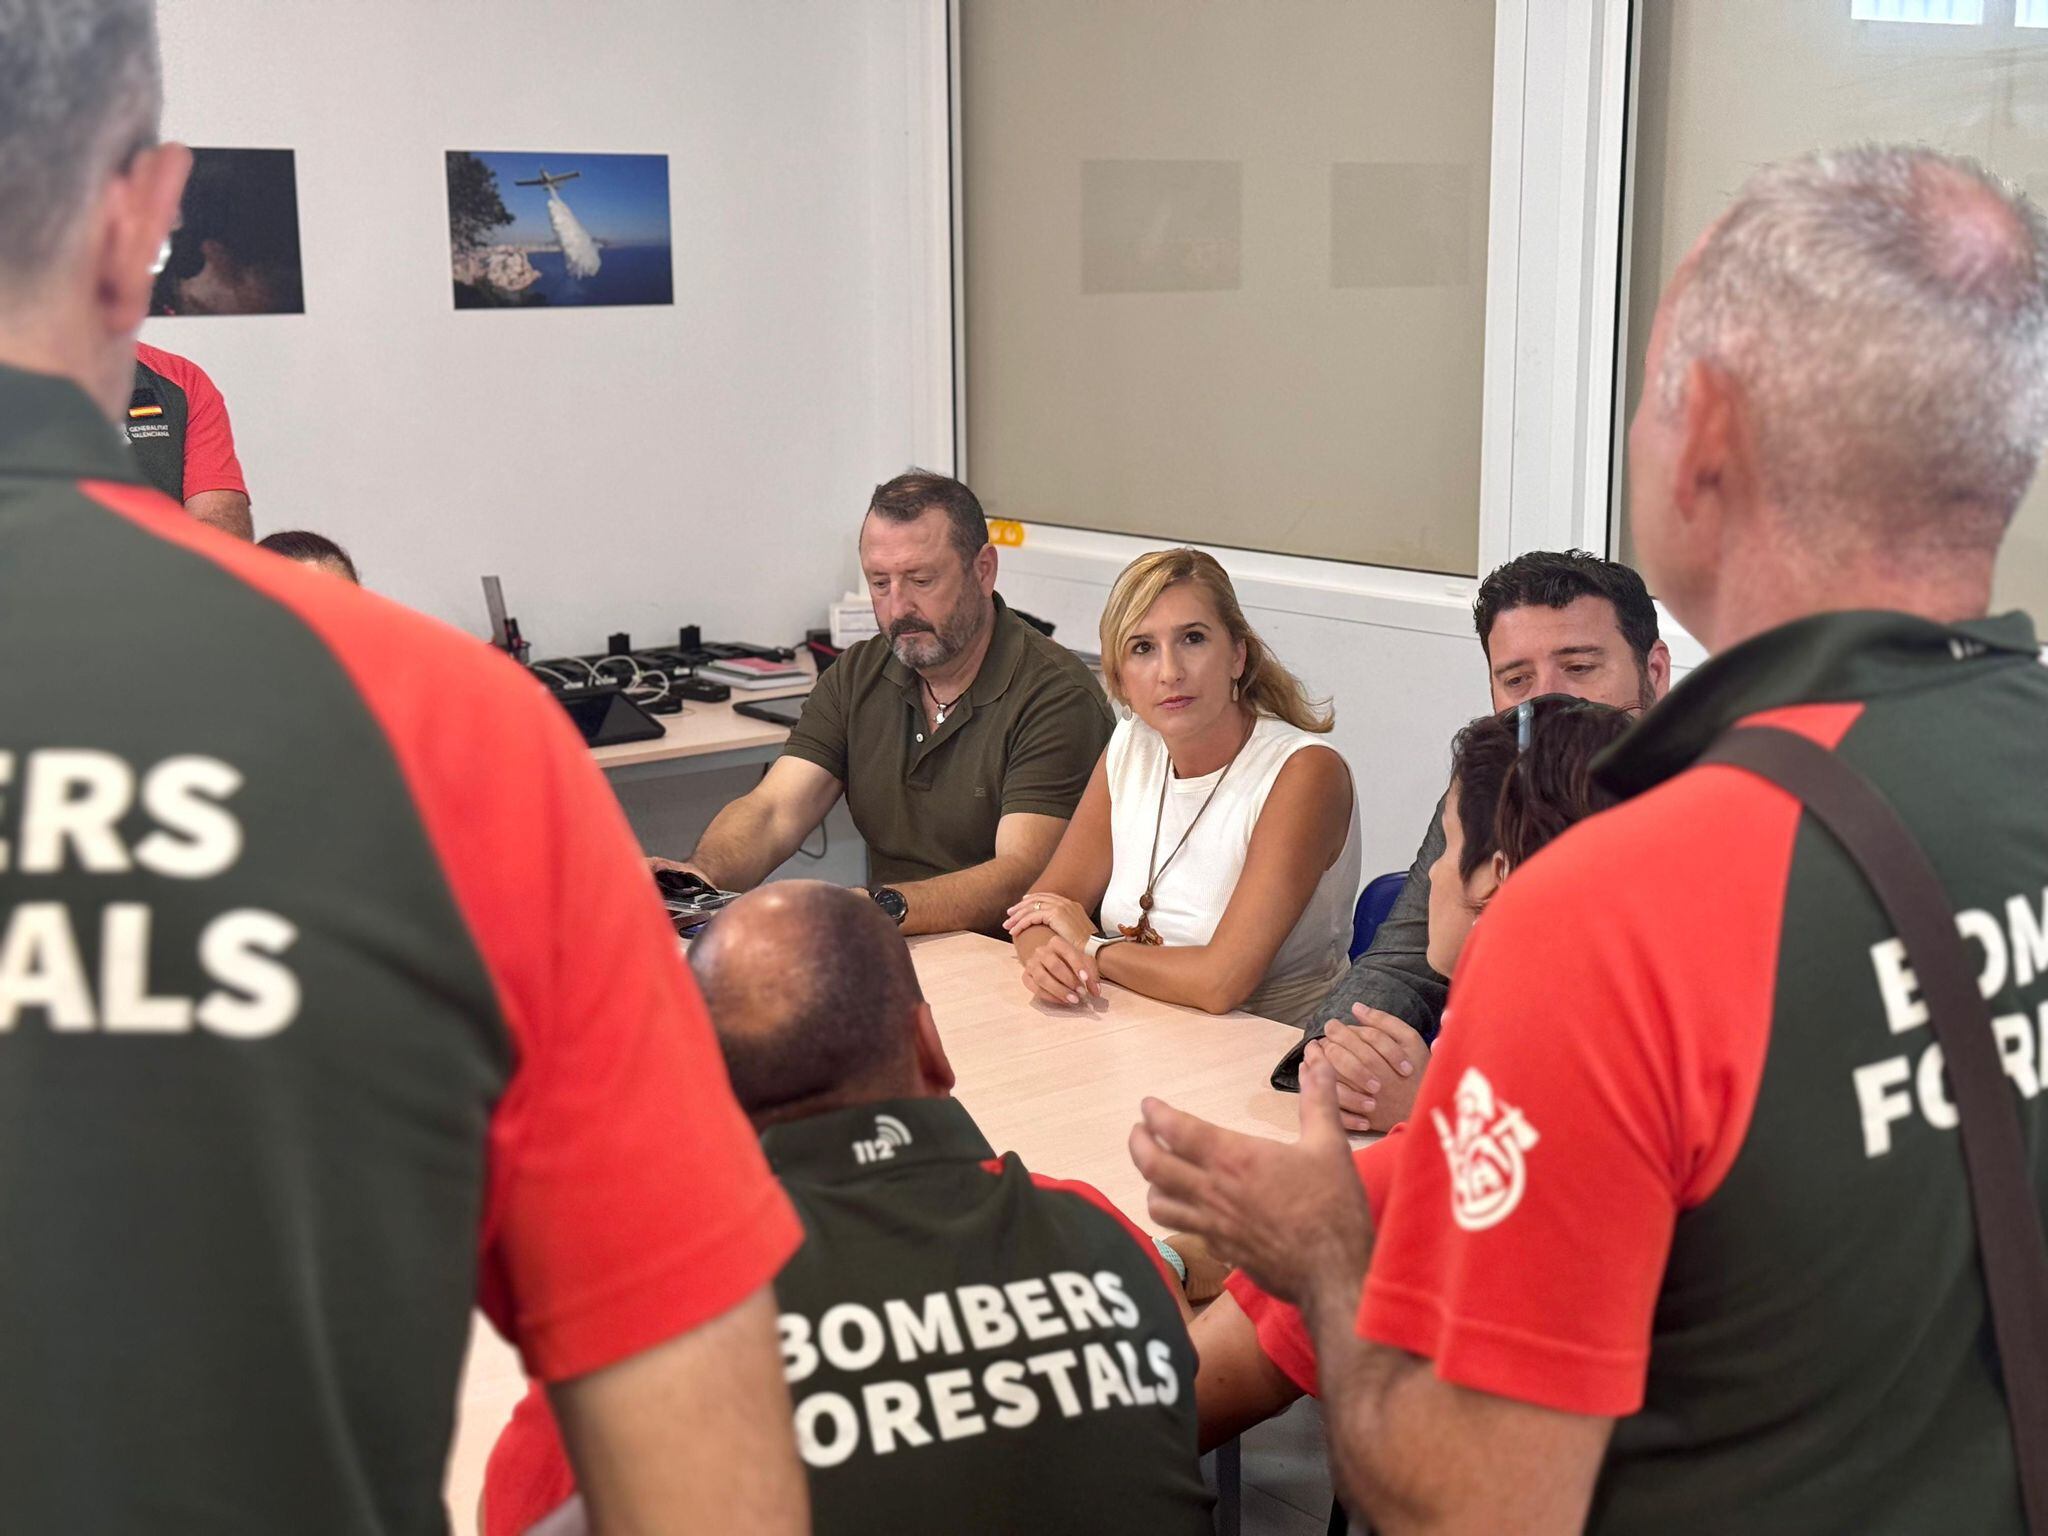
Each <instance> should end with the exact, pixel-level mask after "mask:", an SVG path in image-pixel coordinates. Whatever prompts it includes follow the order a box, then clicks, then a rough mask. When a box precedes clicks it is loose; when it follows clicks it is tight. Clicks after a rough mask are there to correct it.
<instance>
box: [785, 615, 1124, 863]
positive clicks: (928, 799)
mask: <svg viewBox="0 0 2048 1536" xmlns="http://www.w3.org/2000/svg"><path fill="white" fill-rule="evenodd" d="M995 606H996V616H995V632H994V634H993V635H992V636H991V637H990V640H989V647H988V655H987V656H986V657H984V658H983V660H982V663H981V670H980V671H979V672H978V673H976V674H975V678H974V681H973V683H972V684H970V685H969V687H968V689H967V692H966V694H965V695H964V696H962V698H961V700H960V703H959V705H958V706H957V707H956V708H954V709H952V710H950V711H949V712H948V713H947V715H946V723H945V724H944V725H941V726H939V727H937V728H936V729H933V728H932V727H931V726H930V725H929V724H928V723H927V720H926V716H925V712H924V704H923V687H924V685H923V683H922V681H921V680H920V679H919V677H918V675H917V673H915V672H914V671H912V670H911V669H910V668H909V667H906V666H905V665H903V663H902V662H900V661H898V660H897V659H896V656H895V653H894V652H893V651H891V650H890V649H889V642H888V639H887V638H886V637H884V636H881V635H876V636H874V637H873V638H871V639H867V640H863V641H861V642H860V643H859V644H858V645H855V646H851V647H849V648H848V649H847V651H846V654H845V655H843V656H841V657H840V658H839V659H838V660H837V661H835V662H834V663H833V664H832V665H831V666H830V667H828V668H827V669H826V670H825V672H824V675H823V676H821V677H820V678H819V679H818V686H817V687H816V688H814V689H812V690H811V695H810V697H809V698H808V699H807V700H806V701H805V702H804V712H803V717H802V718H801V719H800V720H798V721H797V724H796V729H795V730H793V731H791V732H790V733H789V743H788V745H786V746H785V747H784V748H783V749H782V750H783V751H784V752H785V753H786V754H788V755H790V756H792V757H800V758H802V759H803V760H804V761H805V762H809V763H816V764H817V765H818V766H819V767H820V768H823V769H824V770H825V771H826V772H827V773H829V774H831V775H832V777H833V778H835V779H837V780H838V781H839V782H840V783H841V784H843V785H845V786H846V806H847V809H848V810H849V811H850V812H852V814H853V824H854V826H856V827H857V828H859V829H860V835H861V837H862V838H863V839H864V840H865V841H866V842H867V845H868V875H869V878H870V879H872V880H874V881H875V882H876V883H878V884H881V885H900V884H902V883H904V882H906V881H911V880H929V879H931V878H932V877H933V876H935V875H949V874H952V873H954V872H955V871H956V870H962V869H970V868H972V867H973V866H974V865H976V864H986V863H987V862H988V861H989V860H990V859H992V858H994V857H995V853H996V823H997V822H998V821H1000V820H1001V819H1002V818H1003V817H1005V816H1008V815H1012V814H1015V813H1017V812H1031V813H1034V814H1036V815H1040V816H1059V817H1063V818H1064V817H1069V816H1072V815H1073V814H1074V807H1075V806H1076V805H1077V804H1078V803H1079V802H1080V799H1081V791H1082V790H1084V789H1086V788H1087V787H1088V775H1089V774H1090V773H1091V772H1093V771H1094V768H1095V760H1096V758H1098V757H1100V756H1101V755H1102V749H1103V747H1104V745H1105V744H1106V743H1107V742H1108V741H1109V730H1110V725H1111V723H1112V721H1111V718H1110V713H1109V702H1108V700H1106V699H1105V698H1104V697H1103V695H1102V689H1101V688H1100V687H1099V686H1098V685H1097V684H1096V681H1095V678H1094V676H1093V674H1091V673H1090V672H1089V670H1088V669H1087V667H1086V666H1084V665H1083V664H1082V663H1081V662H1080V661H1079V660H1078V659H1077V658H1076V657H1075V656H1074V654H1073V653H1072V652H1071V651H1069V650H1068V649H1067V648H1066V647H1065V646H1063V645H1059V644H1057V643H1055V642H1054V641H1052V640H1050V639H1048V638H1047V637H1046V636H1044V635H1042V634H1040V633H1039V632H1038V631H1037V630H1035V629H1033V628H1032V627H1031V626H1030V625H1029V624H1026V623H1025V622H1024V621H1023V620H1022V619H1020V618H1018V617H1017V616H1016V615H1015V614H1014V613H1012V612H1010V610H1009V608H1008V606H1007V605H1006V604H1005V603H1004V602H1003V599H1002V597H1001V595H1000V594H998V595H997V597H996V599H995Z"/></svg>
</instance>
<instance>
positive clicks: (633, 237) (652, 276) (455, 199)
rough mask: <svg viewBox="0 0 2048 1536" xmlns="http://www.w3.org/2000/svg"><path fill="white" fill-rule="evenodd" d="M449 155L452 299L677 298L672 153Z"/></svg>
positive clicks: (530, 303) (502, 303) (580, 301)
mask: <svg viewBox="0 0 2048 1536" xmlns="http://www.w3.org/2000/svg"><path fill="white" fill-rule="evenodd" d="M447 159H448V243H449V256H450V264H451V276H452V277H453V280H454V291H455V307H456V308H457V309H531V308H542V307H546V308H557V309H559V308H570V307H578V306H594V305H614V304H670V303H673V302H674V300H675V280H674V271H673V266H672V258H671V249H670V233H669V207H668V156H666V155H569V154H547V155H541V154H527V153H523V152H510V151H469V150H450V151H449V152H448V157H447Z"/></svg>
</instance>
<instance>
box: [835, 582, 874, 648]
mask: <svg viewBox="0 0 2048 1536" xmlns="http://www.w3.org/2000/svg"><path fill="white" fill-rule="evenodd" d="M881 628H882V626H881V625H879V624H877V623H876V622H875V605H874V603H873V601H872V600H870V599H869V598H868V596H867V595H866V594H865V593H861V592H849V593H847V594H846V596H844V597H842V598H841V599H840V600H839V601H838V602H836V603H834V604H833V605H832V643H833V644H834V645H836V646H838V647H839V649H841V650H842V651H843V650H845V649H846V648H847V647H848V646H849V645H852V644H853V643H854V642H855V641H856V640H865V639H867V637H868V636H869V635H872V634H878V633H879V632H880V631H881Z"/></svg>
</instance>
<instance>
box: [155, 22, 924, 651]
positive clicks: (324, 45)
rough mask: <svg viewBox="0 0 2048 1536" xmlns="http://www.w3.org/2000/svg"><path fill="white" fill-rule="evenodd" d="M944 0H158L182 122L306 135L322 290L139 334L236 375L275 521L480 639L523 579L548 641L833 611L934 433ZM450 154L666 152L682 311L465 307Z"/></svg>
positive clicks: (772, 630)
mask: <svg viewBox="0 0 2048 1536" xmlns="http://www.w3.org/2000/svg"><path fill="white" fill-rule="evenodd" d="M925 10H926V8H925V7H921V6H918V5H912V4H907V3H904V0H831V3H829V4H825V3H818V4H803V5H795V4H780V3H775V4H764V3H760V0H608V3H607V4H606V5H604V6H603V7H601V8H596V7H576V6H564V5H556V4H549V3H545V0H490V3H484V0H356V3H353V4H349V5H336V6H306V5H290V6H286V5H279V4H277V3H275V0H178V3H176V4H172V5H166V6H164V7H163V10H162V28H163V45H164V61H165V77H166V78H165V87H166V96H167V101H168V111H167V121H166V124H165V127H166V131H167V132H168V133H170V134H171V135H173V136H175V137H178V138H182V139H184V140H185V141H186V142H188V143H196V144H202V145H248V146H270V147H285V148H291V149H294V150H296V151H297V152H298V175H299V216H300V230H301V235H302V239H303V243H304V247H305V275H306V310H307V312H306V314H304V315H303V316H261V317H236V318H218V319H215V318H191V319H174V320H161V321H153V322H151V323H150V325H149V326H148V328H147V330H146V332H145V336H146V339H148V340H149V341H151V342H152V343H154V344H156V345H159V346H163V347H166V348H169V349H170V350H173V351H177V352H182V353H185V354H187V355H189V356H191V357H193V358H194V359H196V360H197V361H198V362H199V363H200V364H201V365H202V366H203V367H205V368H206V370H207V371H208V372H209V373H210V374H212V376H213V378H214V380H215V381H216V382H217V383H218V384H219V385H220V387H221V389H222V391H223V392H224V394H225V395H226V398H227V401H228V405H229V409H230V412H231V414H232V416H233V420H234V426H235V433H236V439H237V445H238V447H239V449H240V451H241V456H242V462H243V466H244V468H245V470H246V471H247V473H248V477H249V482H250V488H251V491H252V493H253V495H254V498H255V517H256V523H257V529H258V532H259V533H262V532H267V531H272V530H275V529H277V528H280V527H293V526H302V527H311V528H315V529H318V530H319V531H322V532H325V533H328V534H330V535H332V536H333V537H335V538H337V539H339V540H340V541H341V542H342V543H343V544H344V545H346V546H347V547H348V548H349V549H350V550H351V552H352V553H353V554H354V555H355V557H356V559H357V562H358V564H359V565H360V566H361V567H362V570H363V573H364V576H365V578H366V579H367V580H368V581H369V583H370V584H371V585H372V586H375V587H377V588H379V589H380V590H382V591H384V592H386V593H388V594H389V595H391V596H393V597H395V598H397V599H399V600H400V601H402V602H405V603H408V604H410V605H412V606H414V607H417V608H420V609H423V610H425V611H427V612H429V613H432V614H434V615H436V616H438V617H440V618H443V619H446V620H449V621H451V622H453V623H456V624H459V625H461V626H462V627H464V628H466V629H469V630H471V631H473V632H475V633H478V634H481V633H483V632H484V628H485V625H484V616H483V603H482V594H481V590H480V588H479V585H478V578H479V577H480V576H482V575H484V574H486V573H494V574H497V575H500V576H502V577H503V578H504V579H505V586H506V593H507V596H508V598H509V599H510V603H511V607H512V610H513V612H514V613H515V614H516V615H517V616H518V617H519V619H520V621H521V623H522V625H523V627H524V629H525V631H526V634H527V636H528V638H529V639H531V640H533V641H534V643H535V646H536V649H537V651H538V652H540V653H542V654H546V653H549V652H553V651H560V650H564V649H587V648H591V647H594V646H596V645H599V644H601V643H602V641H603V638H604V636H605V635H607V634H608V633H610V632H612V631H614V630H619V629H626V630H629V631H631V632H632V633H633V635H634V637H635V639H636V641H639V642H641V643H646V642H647V641H653V640H658V639H660V638H663V637H664V636H666V637H667V638H669V639H671V640H672V639H673V637H674V630H675V626H676V625H677V624H679V623H683V622H686V621H695V622H697V623H700V624H701V625H703V627H704V630H705V633H706V634H707V635H711V636H725V637H745V638H752V639H757V640H760V641H764V642H766V641H778V642H787V641H790V640H793V639H795V638H796V637H797V636H798V634H799V633H800V632H801V631H802V630H803V629H804V628H805V627H806V626H808V625H811V624H817V623H821V622H822V621H823V612H824V606H825V604H826V603H827V602H828V601H829V600H830V599H831V598H832V597H833V596H835V595H837V593H838V592H839V591H840V590H841V589H843V587H844V586H845V584H846V582H847V580H848V578H849V577H850V576H851V575H852V574H853V571H854V560H853V532H854V529H855V526H856V523H857V519H858V516H859V512H860V509H861V507H862V506H863V505H864V501H865V497H866V493H867V490H868V488H869V487H870V486H872V485H873V484H874V483H875V482H876V481H878V480H881V479H884V478H886V477H887V476H889V475H891V474H894V473H896V472H897V471H899V470H900V469H902V468H903V467H904V466H905V465H906V464H907V463H909V462H910V461H911V460H912V459H913V458H914V457H916V456H917V455H918V454H919V453H920V452H923V453H926V454H929V453H930V451H931V450H930V447H929V440H928V438H927V437H921V436H920V429H919V428H918V427H917V425H916V423H917V422H919V421H928V420H929V419H930V415H931V413H930V411H929V409H920V408H919V402H918V400H917V392H918V391H919V390H920V389H928V388H931V387H933V385H932V381H930V379H929V378H928V377H927V375H928V370H926V369H924V368H923V367H922V365H921V362H920V358H921V355H922V354H921V352H920V350H919V349H920V348H923V347H925V346H926V345H927V338H926V337H925V336H924V335H923V334H922V332H921V330H920V326H921V325H922V324H923V323H924V321H923V318H922V317H923V316H924V314H925V313H926V309H927V300H928V295H929V292H930V277H929V275H928V273H927V272H926V270H925V269H926V264H927V254H926V249H925V244H924V243H923V242H924V238H925V231H924V229H922V228H921V227H920V223H919V219H920V217H923V216H924V215H925V212H926V210H928V209H929V208H930V206H931V204H932V201H933V198H934V197H935V196H936V197H938V198H940V199H943V187H941V188H939V189H937V191H936V192H934V191H933V190H932V189H929V188H927V187H925V186H923V185H921V184H920V178H921V177H923V176H924V175H925V168H924V164H923V162H922V161H921V160H920V159H919V158H917V157H916V156H914V155H912V154H911V153H909V152H908V151H907V149H906V145H907V144H909V143H910V142H911V136H910V134H909V119H910V117H911V115H912V114H913V113H914V112H916V111H918V110H921V102H922V99H923V93H924V92H925V91H926V90H927V89H928V87H929V76H930V73H931V70H930V67H929V62H928V54H929V51H930V49H931V47H932V46H933V44H932V42H931V39H930V37H929V36H928V35H927V33H928V29H929V25H930V18H928V17H927V16H926V15H925V14H924V13H925ZM938 57H939V58H940V59H941V60H942V59H943V53H942V52H941V53H940V54H939V55H938ZM448 149H530V150H564V151H578V150H581V151H619V152H632V153H663V154H666V155H668V157H669V176H670V198H671V214H672V220H673V227H674V241H675V247H674V249H675V280H676V303H675V306H674V307H673V308H620V309H597V310H582V311H556V312H552V313H550V312H521V313H502V312H465V313H461V314H458V313H456V312H455V311H454V310H453V308H452V307H451V305H450V300H449V279H448V236H447V228H448V226H447V208H446V200H445V193H444V179H443V168H442V154H443V151H445V150H448ZM939 217H940V218H941V219H942V218H943V215H942V214H941V215H939ZM937 387H939V388H941V389H943V388H944V387H946V386H945V382H944V381H940V382H939V384H938V386H937Z"/></svg>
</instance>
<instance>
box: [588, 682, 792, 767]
mask: <svg viewBox="0 0 2048 1536" xmlns="http://www.w3.org/2000/svg"><path fill="white" fill-rule="evenodd" d="M797 665H798V666H800V667H802V668H803V669H804V671H805V674H806V675H805V676H804V678H803V680H802V681H801V682H794V683H791V684H789V685H788V686H787V687H784V688H735V689H733V691H732V697H731V698H729V699H727V700H725V701H724V702H723V703H721V704H699V703H697V702H695V701H694V700H689V699H685V700H684V701H683V710H682V713H681V714H678V715H656V716H655V717H654V718H655V719H656V720H658V721H660V722H661V734H660V735H659V736H655V737H650V738H649V739H648V740H646V741H628V742H622V743H621V744H620V745H618V746H615V747H593V748H592V749H591V752H590V755H591V756H592V757H594V758H595V759H596V760H597V766H598V767H600V768H602V769H603V770H604V771H605V772H606V774H608V775H609V776H610V777H611V778H612V779H613V780H615V781H617V782H619V783H629V782H632V781H634V780H637V779H648V778H658V777H662V776H665V775H668V774H676V773H702V772H706V771H708V770H710V769H714V768H739V767H744V766H746V765H747V764H749V763H769V762H773V761H774V760H775V758H776V757H777V756H778V755H779V754H780V753H781V751H782V744H783V743H784V742H785V741H787V740H789V729H788V727H786V726H780V725H772V724H770V723H769V722H768V721H766V720H754V719H750V718H749V717H748V716H746V715H741V714H735V713H734V712H733V706H734V705H735V704H746V703H750V702H751V703H760V702H762V701H763V700H766V699H788V698H797V697H801V696H802V695H804V694H807V693H809V692H810V691H811V687H812V685H813V684H814V683H816V681H817V675H816V673H815V672H814V671H813V670H812V666H811V660H810V657H809V655H808V654H807V653H804V652H799V653H798V657H797Z"/></svg>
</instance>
